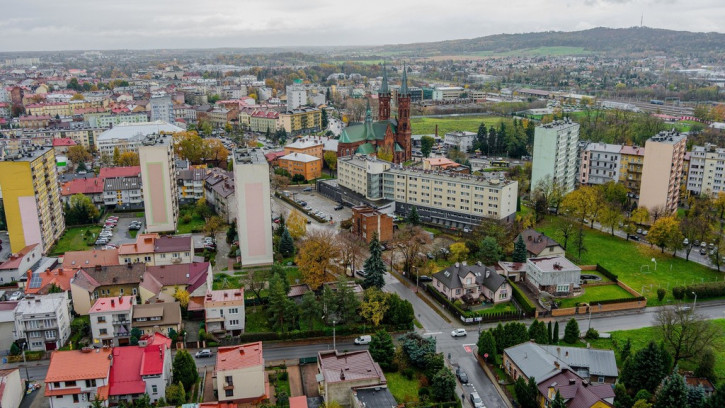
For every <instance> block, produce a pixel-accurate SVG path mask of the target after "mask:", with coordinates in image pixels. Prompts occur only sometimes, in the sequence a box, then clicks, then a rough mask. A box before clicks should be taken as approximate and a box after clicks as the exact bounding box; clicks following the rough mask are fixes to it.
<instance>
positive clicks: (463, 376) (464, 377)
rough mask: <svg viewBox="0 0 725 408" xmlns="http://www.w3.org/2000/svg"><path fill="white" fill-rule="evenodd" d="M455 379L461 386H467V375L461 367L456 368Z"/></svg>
mask: <svg viewBox="0 0 725 408" xmlns="http://www.w3.org/2000/svg"><path fill="white" fill-rule="evenodd" d="M456 377H458V381H460V382H461V384H468V374H466V372H465V371H463V369H461V367H456Z"/></svg>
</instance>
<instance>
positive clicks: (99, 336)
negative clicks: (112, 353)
mask: <svg viewBox="0 0 725 408" xmlns="http://www.w3.org/2000/svg"><path fill="white" fill-rule="evenodd" d="M134 303H136V297H135V296H118V297H102V298H98V299H97V300H96V303H94V304H93V306H91V309H90V310H89V311H88V315H89V316H90V320H91V336H92V337H93V345H94V346H96V347H99V346H127V345H129V344H130V342H131V315H132V312H133V304H134Z"/></svg>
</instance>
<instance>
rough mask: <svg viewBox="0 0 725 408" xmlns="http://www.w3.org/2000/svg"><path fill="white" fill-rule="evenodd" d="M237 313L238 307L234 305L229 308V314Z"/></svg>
mask: <svg viewBox="0 0 725 408" xmlns="http://www.w3.org/2000/svg"><path fill="white" fill-rule="evenodd" d="M237 313H239V309H237V308H236V307H233V308H231V309H229V314H237Z"/></svg>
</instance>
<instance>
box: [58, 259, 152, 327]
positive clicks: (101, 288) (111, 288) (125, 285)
mask: <svg viewBox="0 0 725 408" xmlns="http://www.w3.org/2000/svg"><path fill="white" fill-rule="evenodd" d="M145 273H146V264H143V263H134V264H131V263H129V264H127V265H112V266H96V267H94V268H84V269H81V270H79V271H78V273H77V274H76V277H75V279H73V281H72V282H71V296H72V297H73V310H74V311H75V312H76V313H77V314H80V315H87V314H88V311H89V310H90V308H91V306H92V305H93V304H94V303H95V301H96V299H98V298H101V297H118V296H125V295H133V296H139V294H140V288H141V287H144V288H147V289H145V290H146V292H145V293H144V296H141V301H142V302H144V301H146V300H147V299H148V298H150V297H152V296H153V295H155V294H157V293H158V290H160V288H161V285H160V283H158V282H157V281H156V280H155V279H153V277H151V278H150V279H143V277H144V274H145ZM142 279H143V281H142Z"/></svg>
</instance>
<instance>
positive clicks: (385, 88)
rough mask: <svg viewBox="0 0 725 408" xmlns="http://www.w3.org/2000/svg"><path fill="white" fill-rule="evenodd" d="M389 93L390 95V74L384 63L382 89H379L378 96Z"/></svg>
mask: <svg viewBox="0 0 725 408" xmlns="http://www.w3.org/2000/svg"><path fill="white" fill-rule="evenodd" d="M387 93H390V89H388V73H387V71H386V69H385V63H384V62H383V81H382V83H381V84H380V89H378V94H387Z"/></svg>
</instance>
